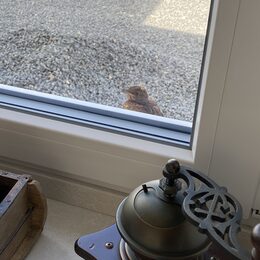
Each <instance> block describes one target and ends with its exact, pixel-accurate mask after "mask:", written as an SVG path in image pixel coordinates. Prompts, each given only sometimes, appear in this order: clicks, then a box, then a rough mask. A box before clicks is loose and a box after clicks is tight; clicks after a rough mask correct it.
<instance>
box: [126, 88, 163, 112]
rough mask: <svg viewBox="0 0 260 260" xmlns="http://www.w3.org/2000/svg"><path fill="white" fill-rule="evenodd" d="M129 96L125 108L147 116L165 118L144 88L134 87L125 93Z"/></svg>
mask: <svg viewBox="0 0 260 260" xmlns="http://www.w3.org/2000/svg"><path fill="white" fill-rule="evenodd" d="M124 92H125V93H126V94H127V98H128V99H127V101H126V102H125V103H124V104H123V108H125V109H129V110H134V111H138V112H143V113H147V114H152V115H157V116H163V114H162V112H161V110H160V108H159V107H158V105H157V104H156V102H155V101H154V100H153V99H152V98H151V97H149V95H148V93H147V91H146V89H145V87H144V86H132V87H129V88H128V89H126V90H125V91H124Z"/></svg>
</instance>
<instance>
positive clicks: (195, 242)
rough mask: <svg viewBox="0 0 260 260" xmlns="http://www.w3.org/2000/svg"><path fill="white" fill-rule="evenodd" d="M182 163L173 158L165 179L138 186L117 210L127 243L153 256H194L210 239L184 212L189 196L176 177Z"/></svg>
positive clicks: (143, 254)
mask: <svg viewBox="0 0 260 260" xmlns="http://www.w3.org/2000/svg"><path fill="white" fill-rule="evenodd" d="M179 170H180V165H179V163H178V161H176V160H170V161H169V162H168V163H167V164H166V165H165V167H164V169H163V175H164V178H162V179H161V180H155V181H150V182H147V183H145V184H143V185H141V186H139V187H137V188H136V189H135V190H134V191H133V192H131V194H130V195H129V196H128V197H127V198H126V199H125V200H123V201H122V203H121V204H120V205H119V207H118V210H117V213H116V224H117V228H118V230H119V232H120V234H121V236H122V238H123V239H124V241H125V242H126V243H127V245H128V246H129V247H130V248H131V249H132V250H133V251H135V252H136V253H137V254H138V255H140V256H145V257H147V258H149V259H158V260H160V259H163V260H166V259H167V260H168V259H175V258H176V259H178V258H180V257H181V258H182V259H185V258H188V259H191V258H192V259H194V257H195V256H197V255H200V254H201V252H202V251H204V250H205V249H207V247H208V246H209V244H210V240H209V238H208V237H207V235H205V234H202V233H199V231H198V230H197V228H196V226H194V225H192V224H191V223H190V222H188V221H187V219H186V217H185V216H184V214H183V212H182V203H183V200H184V198H185V196H184V194H183V193H184V192H185V190H183V189H182V187H181V186H182V185H181V182H180V181H179V180H177V179H176V177H177V176H178V173H179Z"/></svg>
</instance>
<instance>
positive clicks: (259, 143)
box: [209, 0, 260, 213]
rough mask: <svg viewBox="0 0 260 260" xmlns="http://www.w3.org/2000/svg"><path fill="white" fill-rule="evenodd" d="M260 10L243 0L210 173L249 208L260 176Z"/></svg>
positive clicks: (258, 5) (255, 2) (253, 0)
mask: <svg viewBox="0 0 260 260" xmlns="http://www.w3.org/2000/svg"><path fill="white" fill-rule="evenodd" d="M259 14H260V1H259V0H250V1H248V0H241V1H240V8H239V13H238V19H237V24H236V30H235V37H234V41H233V47H232V52H231V57H230V64H229V69H228V73H227V77H226V83H225V88H224V92H223V99H222V105H221V110H220V114H219V119H218V126H217V131H216V137H215V145H214V149H213V155H212V159H211V163H210V169H209V174H210V176H211V177H213V178H214V179H216V180H217V181H218V182H219V183H221V184H223V185H225V186H227V187H228V188H229V190H230V192H231V193H232V194H234V195H235V196H236V197H238V198H239V200H240V202H241V203H242V205H243V208H244V211H245V212H247V213H248V212H249V210H250V208H251V207H253V201H254V198H255V196H256V189H257V185H258V180H259V176H260V15H259ZM259 203H260V202H259ZM255 207H257V208H259V209H260V205H255Z"/></svg>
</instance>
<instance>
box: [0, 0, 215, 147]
mask: <svg viewBox="0 0 260 260" xmlns="http://www.w3.org/2000/svg"><path fill="white" fill-rule="evenodd" d="M210 3H211V1H210V0H203V1H200V0H195V1H187V0H181V1H180V0H173V1H167V0H159V1H123V2H120V4H118V2H117V1H114V0H111V1H110V2H105V1H97V2H93V1H90V0H89V1H81V2H78V3H77V4H75V3H72V2H71V1H64V0H59V1H56V2H55V3H53V2H51V1H38V2H36V3H27V2H26V1H24V2H23V1H22V2H19V4H18V3H10V2H8V1H5V2H4V3H3V5H2V8H1V10H0V12H1V24H2V25H3V27H4V28H5V31H4V32H2V34H1V41H0V49H1V52H0V53H1V54H0V55H1V56H0V61H1V63H0V68H1V69H0V78H1V82H0V83H2V84H3V85H2V88H1V89H2V92H1V93H2V95H1V100H2V105H5V106H8V107H9V108H10V107H12V108H14V107H16V108H17V109H20V110H21V109H23V110H24V111H26V112H35V113H38V114H40V115H42V116H46V115H48V116H49V117H54V118H56V119H62V120H69V121H70V122H72V123H76V124H82V125H87V126H90V127H95V128H99V129H105V130H106V131H112V132H120V133H123V134H126V135H130V136H138V137H139V138H142V139H148V140H153V141H156V142H160V143H166V144H169V143H171V144H174V145H179V146H182V147H186V148H190V147H191V141H192V140H191V139H192V138H191V137H192V122H193V118H194V112H195V106H196V97H197V93H198V88H199V85H200V82H199V80H200V78H202V72H201V71H202V70H203V66H202V65H203V59H205V57H204V58H203V53H205V51H204V50H206V45H205V43H206V31H207V25H208V20H209V17H210V15H209V13H210ZM10 10H12V12H10ZM10 21H12V23H10ZM204 56H205V55H204ZM201 68H202V70H201ZM5 85H6V86H5ZM10 86H15V87H19V88H22V89H29V90H34V91H35V90H36V91H39V92H40V93H34V92H32V91H25V90H21V89H16V88H12V87H10ZM147 92H148V93H147ZM42 93H47V94H54V95H58V96H60V97H64V98H57V97H55V96H48V95H45V94H42ZM147 95H149V96H152V99H153V100H151V98H150V97H149V98H148V97H147ZM66 97H67V98H73V100H72V99H66ZM79 100H80V101H79ZM81 101H86V102H81ZM129 110H133V111H135V112H132V111H129Z"/></svg>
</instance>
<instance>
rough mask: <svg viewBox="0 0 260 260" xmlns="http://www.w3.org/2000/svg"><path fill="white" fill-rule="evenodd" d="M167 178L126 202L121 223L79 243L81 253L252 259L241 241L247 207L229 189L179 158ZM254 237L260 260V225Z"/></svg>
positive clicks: (143, 259)
mask: <svg viewBox="0 0 260 260" xmlns="http://www.w3.org/2000/svg"><path fill="white" fill-rule="evenodd" d="M162 173H163V177H162V178H161V179H160V180H154V181H149V182H147V183H144V184H142V185H141V186H139V187H137V188H136V189H135V190H133V191H132V192H131V193H130V194H129V196H128V197H127V198H125V199H124V200H123V201H122V202H121V204H120V205H119V207H118V209H117V212H116V224H114V225H112V226H110V227H108V228H106V229H104V230H101V231H99V232H96V233H92V234H89V235H86V236H83V237H81V238H79V239H78V240H77V241H76V243H75V251H76V253H77V254H78V255H80V256H81V257H83V258H84V259H88V260H96V259H97V260H176V259H186V260H213V259H214V260H215V259H216V260H235V259H236V260H238V259H240V260H249V259H251V257H250V253H249V252H248V251H246V250H245V249H243V248H242V247H241V246H240V244H239V242H238V240H237V234H238V232H239V229H240V221H241V219H242V208H241V206H240V204H239V202H238V201H237V200H236V199H235V198H234V197H233V196H232V195H230V194H229V193H228V192H227V189H226V188H224V187H220V186H219V185H217V184H216V183H215V182H214V181H213V180H211V179H210V178H208V177H207V176H206V175H204V174H203V173H201V172H198V171H195V170H193V169H190V168H188V167H185V166H181V165H180V164H179V162H178V161H177V160H175V159H171V160H169V161H168V162H167V163H166V165H165V166H164V168H163V171H162ZM252 238H253V239H252V241H253V244H254V246H255V250H254V251H252V252H253V254H252V256H253V258H252V259H254V260H260V257H259V256H260V250H259V248H260V246H259V245H258V242H257V241H260V225H259V226H257V227H256V228H255V231H254V233H253V235H252Z"/></svg>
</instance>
